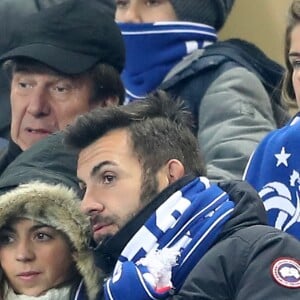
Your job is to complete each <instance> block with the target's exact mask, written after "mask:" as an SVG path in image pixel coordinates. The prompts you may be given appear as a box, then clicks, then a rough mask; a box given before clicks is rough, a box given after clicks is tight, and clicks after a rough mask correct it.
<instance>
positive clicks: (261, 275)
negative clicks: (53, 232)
mask: <svg viewBox="0 0 300 300" xmlns="http://www.w3.org/2000/svg"><path fill="white" fill-rule="evenodd" d="M191 122H192V119H191V114H190V112H189V111H188V110H187V109H186V108H184V104H183V102H181V101H173V100H172V99H170V98H168V97H167V95H166V94H165V93H164V92H161V91H159V92H158V91H157V92H155V93H153V94H150V95H149V96H148V97H147V99H145V100H143V101H135V102H133V103H131V104H130V105H123V106H118V107H107V108H102V109H96V110H94V111H92V112H90V113H88V114H85V115H82V116H80V117H79V118H78V119H77V121H76V122H75V123H74V124H73V125H71V126H69V127H68V128H66V130H65V131H66V137H65V139H64V140H65V142H66V144H67V145H68V148H69V147H70V146H72V147H73V148H74V150H76V151H79V152H78V153H79V154H78V163H77V176H78V178H79V182H80V187H81V189H82V192H83V198H82V201H81V210H82V211H83V212H84V213H85V214H87V215H88V216H90V218H91V219H90V220H91V226H92V230H93V241H92V243H91V245H90V246H91V247H94V254H95V260H96V264H97V266H98V267H99V268H100V269H101V270H102V272H104V274H105V276H106V280H105V281H104V284H103V291H102V298H101V294H100V298H99V299H105V300H132V299H135V300H150V299H176V300H179V299H180V300H189V299H194V300H195V299H199V300H200V299H201V300H203V299H213V300H225V299H226V300H233V299H234V300H253V299H255V300H265V299H272V300H273V299H275V300H279V299H280V300H282V299H295V300H296V299H299V297H300V264H299V259H300V242H299V241H298V240H297V239H295V238H294V237H292V236H290V235H288V234H287V233H285V232H282V231H280V230H278V229H276V228H273V227H271V226H267V225H266V214H265V210H264V208H263V204H262V201H261V200H260V199H259V197H258V195H257V193H256V192H255V190H254V189H253V188H251V186H250V185H249V184H247V183H246V182H242V181H223V182H220V183H218V184H216V183H215V184H213V183H211V182H210V181H209V180H208V179H207V177H205V175H206V172H205V167H204V164H203V160H202V158H201V157H200V155H199V154H200V153H199V148H198V144H197V139H196V137H195V136H194V134H193V132H192V130H191Z"/></svg>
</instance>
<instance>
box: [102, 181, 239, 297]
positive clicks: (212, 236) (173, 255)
mask: <svg viewBox="0 0 300 300" xmlns="http://www.w3.org/2000/svg"><path fill="white" fill-rule="evenodd" d="M233 210H234V203H233V201H231V200H230V199H229V196H228V194H227V193H226V192H224V191H223V190H222V189H220V188H219V187H218V186H217V185H210V184H209V181H208V179H207V178H205V177H200V178H196V179H194V180H192V181H191V182H190V183H188V184H187V185H186V186H184V187H183V188H182V189H180V190H178V191H177V192H175V193H174V194H173V195H171V196H170V197H169V198H168V199H167V200H166V201H165V202H164V203H163V204H162V205H161V206H160V207H159V208H158V209H157V210H156V211H155V212H154V213H153V214H152V215H151V216H150V218H149V219H148V220H147V221H146V222H145V224H144V225H143V226H142V227H141V228H140V229H139V230H138V232H137V233H136V234H135V235H134V236H133V238H132V239H131V240H130V241H129V242H128V244H127V245H126V247H125V248H124V250H123V251H122V253H121V255H120V257H119V259H118V262H117V264H116V267H115V269H114V273H113V276H112V277H111V278H109V279H108V280H107V281H106V283H105V284H104V293H105V299H106V300H108V299H109V300H129V299H130V300H131V299H139V300H150V299H167V298H168V297H169V296H170V293H171V292H172V291H174V290H177V291H178V290H179V289H180V288H181V286H182V284H183V282H184V281H185V279H186V277H187V276H188V274H189V273H190V272H191V270H192V269H193V268H194V267H195V265H196V264H197V262H198V261H199V260H200V259H201V257H202V256H203V255H204V254H205V253H206V252H207V250H208V249H209V248H210V247H211V245H212V244H213V243H214V242H215V241H216V239H217V237H218V235H219V233H220V232H221V230H222V228H223V226H224V224H225V223H226V222H227V220H228V219H229V218H230V217H231V214H232V211H233Z"/></svg>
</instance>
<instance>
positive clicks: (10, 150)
mask: <svg viewBox="0 0 300 300" xmlns="http://www.w3.org/2000/svg"><path fill="white" fill-rule="evenodd" d="M114 8H115V7H114V5H113V3H112V2H111V1H110V0H103V1H101V2H100V1H94V0H92V1H76V0H75V1H73V0H72V1H66V2H65V3H62V4H59V5H54V6H52V7H50V8H47V9H45V10H42V11H40V12H37V13H35V14H31V15H27V16H24V17H22V18H20V20H19V22H18V24H15V25H14V26H8V27H5V26H4V27H2V28H1V30H2V33H1V34H0V36H1V37H2V38H3V40H2V41H1V40H0V43H1V44H2V45H1V48H2V49H5V52H4V54H3V55H2V56H0V62H1V63H3V67H4V68H5V70H6V71H7V72H8V74H9V76H10V78H11V93H10V100H11V110H12V120H11V141H10V143H9V145H8V147H6V148H5V150H4V151H2V154H1V158H0V174H1V173H2V172H3V170H4V169H5V168H6V167H7V166H8V165H9V164H10V163H11V162H12V161H13V160H14V159H15V158H16V157H17V156H18V155H19V154H20V153H21V152H22V151H25V150H27V149H28V148H30V147H31V146H32V145H33V144H35V143H36V142H38V141H39V140H41V139H43V138H45V137H47V136H48V135H50V134H52V133H54V132H56V131H59V130H62V129H64V128H65V127H66V126H67V125H68V124H70V123H71V122H72V121H73V120H74V118H75V117H76V116H78V115H80V114H82V113H85V112H87V111H89V110H91V109H93V108H94V107H97V106H107V105H117V104H120V103H122V102H123V100H124V88H123V85H122V81H121V79H120V72H121V71H122V69H123V64H124V60H125V51H124V44H123V40H122V35H121V33H120V30H119V28H118V26H117V25H116V23H115V22H114V18H113V16H114V11H115V10H114Z"/></svg>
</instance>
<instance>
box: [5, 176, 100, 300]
mask: <svg viewBox="0 0 300 300" xmlns="http://www.w3.org/2000/svg"><path fill="white" fill-rule="evenodd" d="M90 235H91V230H90V226H89V221H88V219H87V218H86V217H85V216H84V215H83V214H82V213H81V212H80V210H79V198H77V196H76V194H75V193H74V191H72V190H71V189H69V188H67V187H66V186H64V185H62V184H60V185H51V184H47V183H41V182H37V181H34V182H30V183H28V184H23V185H19V186H18V187H16V188H13V189H12V190H10V191H9V192H7V193H5V194H4V195H2V196H0V271H1V272H0V298H1V299H2V300H17V299H20V300H21V299H43V300H48V299H49V300H62V299H64V300H75V299H77V300H79V299H80V300H95V299H96V295H97V293H98V291H99V290H100V288H101V285H100V273H99V270H96V267H95V264H94V260H93V255H92V252H91V250H90V249H88V241H89V237H90Z"/></svg>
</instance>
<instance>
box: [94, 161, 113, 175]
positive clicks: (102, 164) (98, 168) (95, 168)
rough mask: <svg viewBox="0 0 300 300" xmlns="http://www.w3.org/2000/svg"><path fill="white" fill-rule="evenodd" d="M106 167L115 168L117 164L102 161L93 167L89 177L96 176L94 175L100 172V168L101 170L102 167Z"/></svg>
mask: <svg viewBox="0 0 300 300" xmlns="http://www.w3.org/2000/svg"><path fill="white" fill-rule="evenodd" d="M107 165H111V166H117V164H116V163H115V162H113V161H111V160H105V161H102V162H100V163H99V164H97V165H95V166H94V167H93V169H92V170H91V172H90V176H91V177H94V176H96V174H97V173H98V172H99V171H100V170H101V168H103V167H104V166H107Z"/></svg>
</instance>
